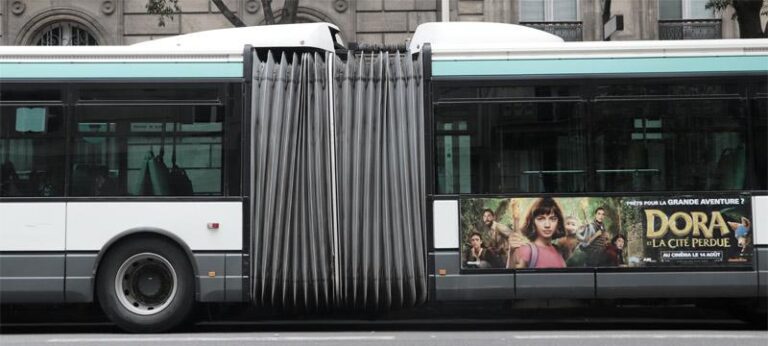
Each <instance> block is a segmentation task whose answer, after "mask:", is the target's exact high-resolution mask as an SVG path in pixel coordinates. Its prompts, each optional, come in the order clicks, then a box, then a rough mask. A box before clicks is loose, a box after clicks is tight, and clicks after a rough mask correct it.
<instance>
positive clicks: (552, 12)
mask: <svg viewBox="0 0 768 346" xmlns="http://www.w3.org/2000/svg"><path fill="white" fill-rule="evenodd" d="M578 6H579V5H578V1H576V0H521V1H520V21H521V22H564V21H567V22H572V21H576V20H578V13H579V11H578Z"/></svg>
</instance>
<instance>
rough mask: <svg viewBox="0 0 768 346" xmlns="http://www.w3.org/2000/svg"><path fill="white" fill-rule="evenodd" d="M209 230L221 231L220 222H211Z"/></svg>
mask: <svg viewBox="0 0 768 346" xmlns="http://www.w3.org/2000/svg"><path fill="white" fill-rule="evenodd" d="M208 229H219V223H218V222H209V223H208Z"/></svg>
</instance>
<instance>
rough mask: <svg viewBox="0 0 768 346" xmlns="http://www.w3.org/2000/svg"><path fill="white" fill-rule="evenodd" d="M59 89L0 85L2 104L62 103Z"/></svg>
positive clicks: (40, 86)
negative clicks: (15, 102)
mask: <svg viewBox="0 0 768 346" xmlns="http://www.w3.org/2000/svg"><path fill="white" fill-rule="evenodd" d="M61 99H62V92H61V90H60V89H59V88H55V87H50V86H43V85H27V84H25V85H18V84H13V83H2V84H0V102H10V101H25V102H29V101H61Z"/></svg>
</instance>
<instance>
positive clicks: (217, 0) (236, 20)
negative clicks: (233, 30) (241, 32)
mask: <svg viewBox="0 0 768 346" xmlns="http://www.w3.org/2000/svg"><path fill="white" fill-rule="evenodd" d="M211 1H212V2H213V4H214V5H216V8H218V9H219V11H220V12H221V14H222V15H224V18H227V20H228V21H229V22H230V23H232V25H234V26H235V27H238V28H241V27H244V26H247V25H245V23H243V21H242V20H240V17H238V16H237V15H235V14H234V13H232V11H231V10H230V9H229V7H227V5H225V4H224V0H211Z"/></svg>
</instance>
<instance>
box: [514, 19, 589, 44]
mask: <svg viewBox="0 0 768 346" xmlns="http://www.w3.org/2000/svg"><path fill="white" fill-rule="evenodd" d="M520 24H521V25H525V26H529V27H531V28H536V29H539V30H543V31H546V32H548V33H550V34H553V35H557V36H560V37H562V38H563V40H566V41H583V40H584V37H583V33H582V32H583V29H584V24H582V23H581V22H521V23H520Z"/></svg>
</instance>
